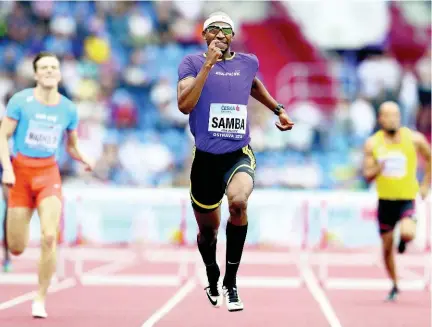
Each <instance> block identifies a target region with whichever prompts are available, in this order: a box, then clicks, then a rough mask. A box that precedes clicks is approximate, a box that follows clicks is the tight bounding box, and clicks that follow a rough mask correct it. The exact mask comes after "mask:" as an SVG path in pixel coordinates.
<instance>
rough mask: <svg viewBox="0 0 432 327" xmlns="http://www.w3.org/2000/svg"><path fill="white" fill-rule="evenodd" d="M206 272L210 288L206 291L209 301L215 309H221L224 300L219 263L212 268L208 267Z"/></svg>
mask: <svg viewBox="0 0 432 327" xmlns="http://www.w3.org/2000/svg"><path fill="white" fill-rule="evenodd" d="M206 270H207V279H208V282H209V286H207V287H206V288H205V289H204V290H205V291H206V295H207V299H208V300H209V302H210V304H211V305H212V306H213V307H215V308H219V307H220V306H221V305H222V299H223V298H222V294H221V293H222V292H221V289H220V283H219V277H220V270H219V266H218V265H217V263H215V264H213V265H211V266H206Z"/></svg>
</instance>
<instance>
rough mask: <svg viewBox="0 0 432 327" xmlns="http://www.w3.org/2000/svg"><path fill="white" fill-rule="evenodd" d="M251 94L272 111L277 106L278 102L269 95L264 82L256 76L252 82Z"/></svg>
mask: <svg viewBox="0 0 432 327" xmlns="http://www.w3.org/2000/svg"><path fill="white" fill-rule="evenodd" d="M251 96H252V97H253V98H254V99H256V100H257V101H259V102H261V103H262V104H263V105H265V106H266V107H267V108H269V109H270V110H271V111H274V110H275V109H276V107H277V106H278V102H277V101H276V100H275V99H274V98H273V97H272V96H271V94H270V93H269V91H267V89H266V87H265V86H264V84H263V83H262V82H261V81H260V80H259V79H258V78H257V77H255V78H254V80H253V82H252V89H251Z"/></svg>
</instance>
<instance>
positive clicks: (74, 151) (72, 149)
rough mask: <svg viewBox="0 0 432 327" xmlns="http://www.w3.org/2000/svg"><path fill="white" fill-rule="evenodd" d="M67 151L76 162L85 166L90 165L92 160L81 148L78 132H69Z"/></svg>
mask: <svg viewBox="0 0 432 327" xmlns="http://www.w3.org/2000/svg"><path fill="white" fill-rule="evenodd" d="M66 150H67V152H68V153H69V155H70V156H71V157H72V158H73V159H74V160H77V161H80V162H82V163H83V164H89V162H90V160H89V159H88V158H87V156H86V155H85V154H84V153H83V152H82V151H81V149H80V147H79V141H78V133H77V131H76V130H70V131H67V146H66Z"/></svg>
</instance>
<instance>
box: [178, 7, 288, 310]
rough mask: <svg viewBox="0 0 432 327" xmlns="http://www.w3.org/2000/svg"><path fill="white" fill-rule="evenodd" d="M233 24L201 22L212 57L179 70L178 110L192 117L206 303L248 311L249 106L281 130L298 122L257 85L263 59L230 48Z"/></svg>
mask: <svg viewBox="0 0 432 327" xmlns="http://www.w3.org/2000/svg"><path fill="white" fill-rule="evenodd" d="M234 31H235V26H234V23H233V21H232V20H231V18H230V17H229V16H228V15H226V14H225V13H223V12H217V13H214V14H212V15H210V17H209V18H208V19H207V20H206V21H205V22H204V26H203V33H202V35H203V38H204V39H205V40H206V42H207V45H208V50H207V53H198V54H193V55H188V56H186V57H185V58H184V59H183V61H182V63H181V64H180V67H179V69H178V75H179V76H178V78H179V82H178V106H179V109H180V111H181V112H182V113H184V114H186V115H189V124H190V129H191V132H192V134H193V136H194V138H195V147H194V160H193V164H192V170H191V176H190V180H191V186H190V196H191V201H192V206H193V209H194V213H195V217H196V220H197V223H198V227H199V233H198V236H197V243H198V249H199V251H200V253H201V256H202V259H203V261H204V264H205V266H206V271H207V277H208V282H209V286H208V287H207V288H206V289H205V290H206V294H207V297H208V300H209V301H210V303H211V304H212V305H213V306H214V307H220V305H221V304H222V299H223V298H225V302H226V306H227V308H228V310H229V311H240V310H243V303H242V301H241V299H240V296H239V294H238V290H237V285H236V276H237V271H238V268H239V265H240V260H241V257H242V253H243V247H244V243H245V240H246V234H247V226H248V220H247V210H246V209H247V202H248V198H249V196H250V194H251V193H252V190H253V186H254V174H255V167H256V163H255V156H254V154H253V151H252V149H251V147H250V145H249V142H250V136H249V131H250V129H249V122H248V108H247V103H248V100H249V96H252V97H254V98H255V99H256V100H258V101H259V102H261V103H262V104H263V105H265V106H266V107H267V108H269V109H270V110H272V111H273V112H274V113H275V114H276V115H277V116H278V117H279V121H278V122H276V127H277V128H279V130H281V131H287V130H291V129H292V127H293V125H294V123H293V122H292V121H291V120H290V118H289V117H288V115H287V114H286V112H285V110H284V107H283V105H281V104H279V103H278V102H277V101H276V100H275V99H273V97H272V96H271V95H270V94H269V92H268V91H267V90H266V88H265V87H264V85H263V84H262V83H261V82H260V81H259V80H258V78H257V77H256V74H257V72H258V68H259V62H258V58H257V57H256V56H255V55H253V54H243V53H235V52H232V51H231V50H230V44H231V41H232V40H233V38H234ZM224 194H226V195H227V198H228V203H229V212H230V217H229V220H228V223H227V227H226V238H227V244H226V271H225V276H224V279H223V283H222V290H221V289H220V284H219V277H220V270H219V266H218V264H217V261H216V242H217V233H218V229H219V225H220V215H221V213H220V204H221V202H222V198H223V196H224ZM222 293H223V296H222Z"/></svg>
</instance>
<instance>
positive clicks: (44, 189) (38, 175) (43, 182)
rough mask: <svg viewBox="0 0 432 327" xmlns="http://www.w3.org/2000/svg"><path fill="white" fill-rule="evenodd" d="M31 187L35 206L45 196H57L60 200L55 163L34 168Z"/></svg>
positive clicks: (58, 177)
mask: <svg viewBox="0 0 432 327" xmlns="http://www.w3.org/2000/svg"><path fill="white" fill-rule="evenodd" d="M34 174H35V176H34V177H33V179H32V183H31V188H32V191H33V194H35V202H36V206H37V207H39V206H40V204H41V202H42V201H43V200H44V199H45V198H47V197H51V196H54V197H57V198H58V199H59V200H60V202H61V201H62V185H61V177H60V171H59V168H58V166H57V165H53V166H50V167H45V168H41V169H38V170H35V172H34Z"/></svg>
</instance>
